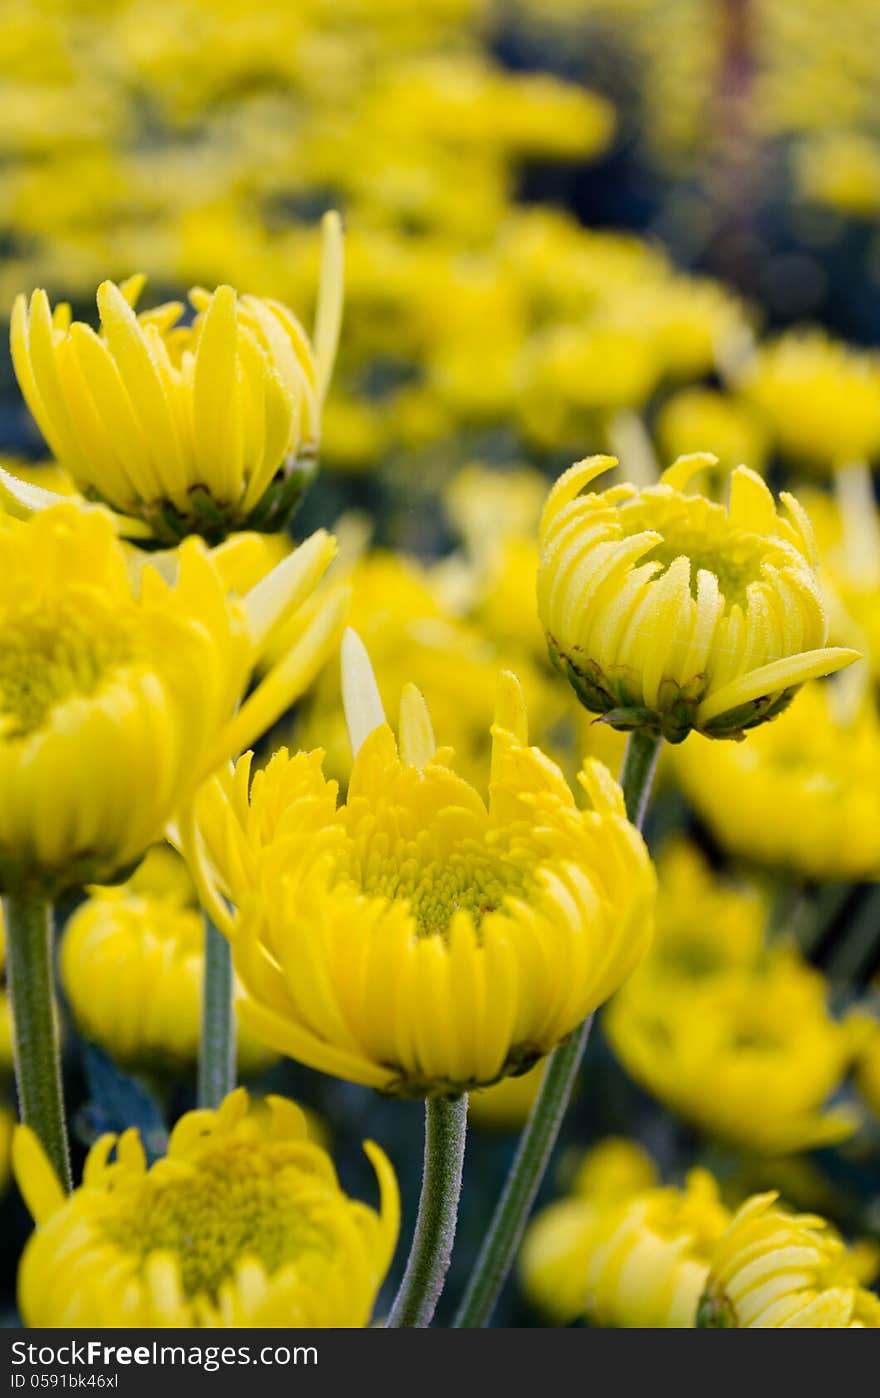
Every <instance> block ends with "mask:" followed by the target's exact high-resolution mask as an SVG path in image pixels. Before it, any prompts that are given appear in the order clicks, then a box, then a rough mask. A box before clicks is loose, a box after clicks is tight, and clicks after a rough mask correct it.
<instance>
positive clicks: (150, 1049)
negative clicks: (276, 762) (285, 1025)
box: [60, 845, 275, 1076]
mask: <svg viewBox="0 0 880 1398" xmlns="http://www.w3.org/2000/svg"><path fill="white" fill-rule="evenodd" d="M204 967H205V920H204V917H203V915H202V913H201V910H200V909H199V906H198V902H197V899H196V896H195V890H194V888H193V886H192V882H191V880H190V878H189V875H188V873H187V870H186V865H185V864H184V863H183V861H182V860H181V859H180V857H179V856H178V855H176V854H175V853H174V852H173V851H172V850H171V849H170V848H169V847H168V846H161V845H156V846H154V847H153V849H151V850H150V851H149V852H148V854H147V856H146V858H145V859H144V861H143V863H142V864H141V865H140V867H139V868H138V870H137V872H136V873H135V874H134V875H133V877H132V878H131V879H130V880H129V881H128V882H127V883H124V884H120V885H117V886H116V887H114V888H100V887H92V888H91V889H90V890H89V897H88V898H87V899H86V900H85V902H84V903H82V904H80V906H79V907H78V908H77V910H76V912H75V913H74V914H73V916H72V917H71V918H70V920H69V922H68V923H67V927H66V928H65V931H64V936H63V939H62V942H61V951H60V971H61V980H62V984H63V986H64V992H65V995H66V996H67V1000H68V1002H69V1004H70V1007H71V1010H72V1011H73V1016H74V1019H75V1021H76V1024H77V1027H78V1029H79V1031H80V1033H81V1034H83V1035H84V1036H85V1038H87V1039H90V1040H92V1041H93V1042H94V1043H96V1044H99V1045H100V1046H101V1048H103V1049H106V1051H107V1052H108V1053H109V1054H110V1056H111V1057H112V1058H113V1059H114V1060H115V1061H116V1062H117V1063H120V1064H122V1065H124V1066H134V1067H142V1068H143V1067H146V1068H149V1069H150V1070H151V1071H156V1070H159V1069H163V1068H164V1069H167V1070H169V1071H171V1070H174V1069H180V1068H181V1067H182V1066H185V1065H187V1064H188V1063H191V1062H193V1061H194V1060H195V1058H196V1056H197V1054H198V1050H199V1035H200V1030H201V1005H202V992H203V982H204ZM237 1039H238V1045H237V1046H238V1067H239V1072H240V1073H242V1074H243V1075H245V1076H247V1075H248V1074H251V1073H258V1072H260V1071H261V1070H262V1069H263V1068H265V1067H267V1066H268V1065H269V1064H270V1063H271V1062H273V1061H274V1058H275V1054H273V1053H272V1051H271V1050H269V1049H267V1048H266V1047H265V1045H264V1044H261V1043H260V1042H259V1040H257V1039H255V1038H254V1037H253V1035H252V1034H249V1033H248V1031H247V1029H246V1028H244V1027H242V1028H241V1030H240V1032H239V1034H238V1036H237Z"/></svg>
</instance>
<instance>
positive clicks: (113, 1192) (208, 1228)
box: [15, 1088, 399, 1327]
mask: <svg viewBox="0 0 880 1398" xmlns="http://www.w3.org/2000/svg"><path fill="white" fill-rule="evenodd" d="M365 1149H366V1152H367V1154H368V1156H369V1158H370V1161H371V1163H372V1165H373V1167H374V1169H375V1171H376V1175H377V1178H378V1181H379V1186H380V1190H381V1196H382V1202H381V1209H380V1212H379V1213H376V1212H375V1211H374V1210H373V1209H371V1208H368V1207H367V1206H366V1205H364V1204H361V1203H358V1202H357V1201H355V1200H351V1199H349V1198H348V1197H347V1196H346V1195H345V1194H343V1192H342V1190H341V1189H340V1187H339V1182H338V1180H337V1178H336V1172H335V1170H334V1168H333V1163H332V1161H331V1159H330V1157H329V1155H328V1154H327V1152H326V1151H325V1150H323V1149H322V1148H321V1147H320V1146H319V1145H316V1144H315V1143H314V1141H312V1140H309V1139H308V1134H307V1126H306V1121H305V1118H304V1116H303V1113H302V1112H301V1111H300V1110H299V1108H298V1107H296V1106H295V1105H294V1103H292V1102H289V1101H287V1100H285V1099H284V1098H280V1097H270V1098H269V1099H268V1102H267V1106H266V1107H265V1108H262V1107H261V1108H256V1107H255V1108H249V1103H248V1097H247V1093H246V1092H245V1091H244V1089H243V1088H239V1089H238V1091H236V1092H233V1093H231V1094H230V1096H229V1097H227V1098H226V1099H225V1101H224V1102H223V1103H222V1104H221V1106H220V1107H219V1109H218V1110H217V1111H216V1112H213V1111H194V1112H188V1113H187V1115H186V1116H184V1117H182V1118H181V1120H180V1121H179V1122H178V1123H177V1125H176V1126H175V1128H174V1130H173V1132H172V1133H171V1139H170V1141H169V1144H168V1152H167V1155H165V1156H164V1157H163V1158H162V1159H161V1160H158V1161H157V1162H156V1163H155V1164H154V1165H152V1166H150V1167H149V1168H148V1167H147V1161H146V1158H145V1155H144V1149H143V1146H142V1145H141V1142H140V1139H139V1137H138V1135H137V1132H136V1131H134V1130H129V1131H126V1132H125V1133H124V1134H123V1135H122V1136H120V1137H118V1138H117V1137H115V1136H102V1137H101V1139H100V1140H99V1141H97V1142H96V1144H95V1145H94V1146H93V1147H92V1149H91V1151H90V1152H89V1156H88V1159H87V1161H86V1165H85V1170H84V1173H83V1182H82V1184H81V1186H80V1187H79V1189H76V1190H75V1191H74V1192H73V1194H72V1195H71V1196H70V1197H69V1198H66V1199H65V1198H64V1196H63V1194H62V1193H61V1190H60V1187H59V1186H58V1183H57V1181H56V1180H55V1178H54V1176H53V1175H52V1172H51V1169H50V1167H49V1165H48V1163H47V1162H46V1160H45V1157H44V1156H43V1154H42V1151H41V1148H40V1146H39V1144H38V1142H37V1139H36V1137H35V1136H34V1135H33V1133H31V1132H30V1131H28V1130H27V1128H21V1130H20V1132H19V1135H18V1137H17V1139H16V1142H15V1164H16V1173H17V1176H18V1179H19V1183H20V1186H21V1189H22V1192H23V1194H24V1196H25V1198H26V1200H27V1202H28V1204H29V1206H30V1208H31V1212H32V1213H33V1215H34V1218H35V1220H36V1224H37V1228H36V1231H35V1232H34V1234H33V1236H32V1238H31V1239H30V1242H29V1243H28V1245H27V1248H26V1249H25V1253H24V1256H23V1258H22V1263H21V1269H20V1272H19V1283H18V1292H19V1304H20V1307H21V1311H22V1314H23V1316H24V1318H25V1321H26V1323H27V1324H28V1325H32V1326H65V1327H66V1326H74V1327H90V1326H91V1327H100V1326H148V1327H156V1326H208V1327H212V1326H222V1327H226V1326H327V1325H334V1326H346V1327H351V1326H362V1325H366V1324H367V1323H368V1321H369V1318H370V1312H371V1310H372V1307H373V1303H374V1300H375V1296H376V1293H377V1291H378V1289H379V1286H380V1285H381V1283H382V1280H383V1278H384V1276H385V1272H386V1271H387V1269H388V1265H389V1263H390V1261H391V1256H392V1254H393V1251H394V1245H395V1243H396V1241H397V1230H398V1224H399V1205H398V1197H397V1185H396V1181H395V1178H394V1172H393V1170H392V1168H391V1165H390V1164H389V1162H388V1160H387V1158H386V1156H385V1155H384V1153H383V1152H382V1151H381V1150H380V1149H379V1148H378V1146H376V1145H373V1144H372V1143H371V1142H368V1143H367V1144H366V1146H365ZM114 1152H115V1158H111V1157H113V1156H114Z"/></svg>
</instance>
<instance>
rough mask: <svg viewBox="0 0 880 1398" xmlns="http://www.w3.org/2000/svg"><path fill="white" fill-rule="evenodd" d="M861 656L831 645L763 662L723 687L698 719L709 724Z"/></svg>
mask: <svg viewBox="0 0 880 1398" xmlns="http://www.w3.org/2000/svg"><path fill="white" fill-rule="evenodd" d="M861 658H862V656H861V653H860V652H859V651H857V650H849V649H847V648H846V647H845V646H828V647H826V648H825V649H823V650H808V651H803V652H802V653H801V654H800V655H793V656H789V657H784V658H783V659H782V660H772V661H771V662H770V664H769V665H762V666H760V667H759V669H757V670H752V671H751V672H750V673H749V674H747V675H740V677H739V678H738V679H735V680H732V681H731V683H730V684H727V685H725V686H724V688H723V689H718V690H716V691H715V693H714V694H710V695H709V697H708V698H707V699H704V700H703V703H702V704H701V705H700V707H699V709H698V711H697V715H698V719H699V721H700V723H709V722H711V720H712V719H713V718H717V717H718V716H719V714H723V713H726V712H727V711H728V710H729V709H738V708H739V707H740V705H742V704H751V703H753V702H754V700H756V699H761V698H763V697H764V696H765V695H767V694H777V693H781V692H782V691H783V690H785V689H791V688H793V687H794V686H795V685H802V684H806V682H807V680H816V679H819V678H821V677H822V676H824V675H833V674H835V673H836V671H838V670H843V669H845V668H846V666H847V665H852V663H853V661H855V660H861Z"/></svg>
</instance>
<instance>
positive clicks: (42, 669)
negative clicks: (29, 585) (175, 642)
mask: <svg viewBox="0 0 880 1398" xmlns="http://www.w3.org/2000/svg"><path fill="white" fill-rule="evenodd" d="M92 601H93V599H91V598H90V605H89V607H88V610H87V612H86V614H85V615H84V614H83V610H82V609H81V608H79V607H78V606H77V605H76V603H75V601H74V599H70V600H69V601H67V602H66V603H64V602H59V603H58V604H57V605H56V606H53V608H52V610H51V612H47V611H46V609H45V607H43V606H42V605H41V606H40V609H39V610H37V607H36V606H35V605H34V603H28V602H27V601H24V602H23V603H22V605H21V608H20V610H18V611H17V612H16V614H15V615H14V616H6V617H4V618H3V620H2V622H0V722H2V726H3V729H4V730H5V736H6V737H7V738H24V737H27V736H28V735H29V734H31V733H34V732H35V731H36V730H37V729H39V728H41V727H43V725H44V724H45V723H46V722H47V720H48V718H49V716H50V714H51V713H52V710H53V709H55V708H56V707H57V706H58V705H60V704H64V703H66V702H67V701H68V700H70V699H77V698H85V699H88V698H91V697H92V696H93V695H94V694H95V693H96V692H97V690H98V689H99V688H100V686H101V684H102V683H103V682H104V681H105V679H106V678H107V676H108V675H109V674H110V673H111V672H112V671H113V670H115V669H117V668H118V667H119V666H121V665H125V664H126V663H128V662H130V661H131V660H132V659H133V658H134V645H133V637H132V635H131V633H130V631H129V629H128V628H127V627H126V626H125V625H124V623H122V624H121V623H120V620H119V619H118V618H117V617H113V616H112V615H111V614H110V612H109V609H108V608H106V607H104V606H101V607H98V608H96V607H95V606H94V605H92Z"/></svg>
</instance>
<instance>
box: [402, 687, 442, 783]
mask: <svg viewBox="0 0 880 1398" xmlns="http://www.w3.org/2000/svg"><path fill="white" fill-rule="evenodd" d="M398 736H399V740H400V757H401V760H402V761H403V762H404V763H405V764H406V766H408V767H418V768H419V770H421V769H422V767H424V766H426V765H427V763H429V762H430V761H431V758H432V757H433V756H434V754H435V753H436V751H437V744H436V743H435V741H434V729H433V727H432V726H431V715H430V714H429V713H428V706H427V704H426V703H425V699H424V695H423V694H422V692H421V690H419V689H417V688H416V686H415V685H414V684H406V685H404V687H403V693H402V694H401V696H400V724H399V727H398Z"/></svg>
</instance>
